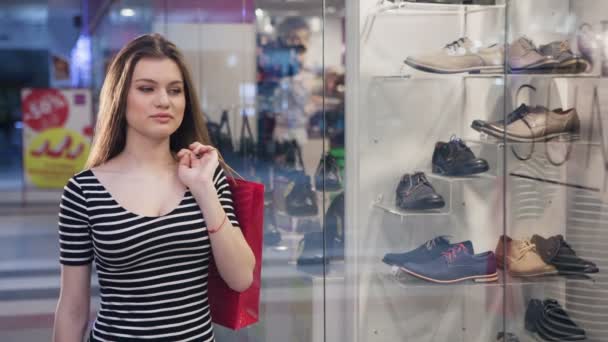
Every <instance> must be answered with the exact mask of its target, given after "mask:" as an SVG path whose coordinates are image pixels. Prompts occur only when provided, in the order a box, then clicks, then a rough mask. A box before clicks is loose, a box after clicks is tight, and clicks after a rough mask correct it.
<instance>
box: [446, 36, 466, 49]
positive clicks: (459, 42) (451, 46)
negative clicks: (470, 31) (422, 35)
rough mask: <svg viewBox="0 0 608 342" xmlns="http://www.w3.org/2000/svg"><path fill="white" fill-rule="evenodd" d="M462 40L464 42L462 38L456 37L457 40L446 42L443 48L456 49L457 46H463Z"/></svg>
mask: <svg viewBox="0 0 608 342" xmlns="http://www.w3.org/2000/svg"><path fill="white" fill-rule="evenodd" d="M464 42H465V39H464V38H458V40H455V41H453V42H451V43H449V44H446V45H445V48H446V49H448V50H450V51H456V50H458V49H459V48H461V47H463V45H464Z"/></svg>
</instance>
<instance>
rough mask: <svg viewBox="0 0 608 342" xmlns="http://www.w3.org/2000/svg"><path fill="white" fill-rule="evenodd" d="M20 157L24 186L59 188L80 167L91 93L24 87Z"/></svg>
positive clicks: (87, 138)
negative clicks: (21, 150) (22, 165)
mask: <svg viewBox="0 0 608 342" xmlns="http://www.w3.org/2000/svg"><path fill="white" fill-rule="evenodd" d="M21 107H22V112H23V160H24V168H23V172H24V173H25V180H26V185H27V186H29V187H32V186H33V187H36V188H47V189H52V188H62V187H63V186H64V185H65V183H66V182H67V180H68V179H69V178H70V177H71V176H72V175H74V174H75V173H77V172H78V171H80V170H82V168H83V166H84V163H85V162H86V159H87V156H88V152H89V147H90V141H91V133H92V129H91V126H92V122H91V114H92V113H91V110H92V105H91V92H90V91H89V90H86V89H24V90H23V91H22V92H21Z"/></svg>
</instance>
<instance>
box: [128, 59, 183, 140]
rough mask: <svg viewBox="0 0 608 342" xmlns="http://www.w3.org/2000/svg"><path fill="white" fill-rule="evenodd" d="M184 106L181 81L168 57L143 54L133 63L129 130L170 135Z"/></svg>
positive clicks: (155, 135)
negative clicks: (152, 56) (151, 56)
mask: <svg viewBox="0 0 608 342" xmlns="http://www.w3.org/2000/svg"><path fill="white" fill-rule="evenodd" d="M185 108H186V95H185V93H184V81H183V78H182V74H181V72H180V69H179V67H178V66H177V64H176V63H175V62H174V61H173V60H171V59H169V58H142V59H140V60H139V61H138V62H137V64H136V65H135V69H134V70H133V77H132V78H131V84H130V85H129V92H128V95H127V113H126V116H127V125H128V130H134V131H136V132H137V133H138V134H140V135H142V136H145V137H148V138H152V139H166V138H169V136H170V135H171V134H173V132H175V131H176V130H177V128H178V127H179V126H180V125H181V123H182V120H183V119H184V110H185Z"/></svg>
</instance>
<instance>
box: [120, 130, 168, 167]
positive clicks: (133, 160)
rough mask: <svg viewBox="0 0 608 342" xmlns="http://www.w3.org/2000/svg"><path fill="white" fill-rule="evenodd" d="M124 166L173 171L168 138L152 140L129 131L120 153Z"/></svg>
mask: <svg viewBox="0 0 608 342" xmlns="http://www.w3.org/2000/svg"><path fill="white" fill-rule="evenodd" d="M121 155H122V159H123V162H124V164H123V165H125V166H128V167H129V168H132V169H142V168H145V169H146V170H157V171H161V170H162V171H164V170H167V169H168V168H170V169H171V170H173V168H174V166H175V165H176V163H177V162H176V160H175V157H174V156H173V154H172V153H171V149H170V146H169V138H166V139H159V140H154V139H150V138H148V137H144V136H142V135H141V134H139V133H137V132H135V131H133V130H129V132H127V142H126V144H125V149H124V150H123V152H122V153H121Z"/></svg>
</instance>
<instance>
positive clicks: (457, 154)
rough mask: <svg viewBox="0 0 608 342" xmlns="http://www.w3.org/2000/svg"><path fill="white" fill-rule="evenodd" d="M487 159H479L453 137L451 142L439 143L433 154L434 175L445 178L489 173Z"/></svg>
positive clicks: (460, 141)
mask: <svg viewBox="0 0 608 342" xmlns="http://www.w3.org/2000/svg"><path fill="white" fill-rule="evenodd" d="M489 168H490V167H489V166H488V162H487V161H486V160H485V159H481V158H477V157H475V155H474V154H473V151H471V149H470V148H469V147H468V146H467V145H465V143H464V142H463V141H462V140H460V139H458V138H456V137H452V139H450V141H449V142H447V143H446V142H441V141H439V142H437V144H435V151H434V152H433V173H437V174H440V175H445V176H468V175H473V174H477V173H482V172H486V171H488V169H489Z"/></svg>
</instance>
